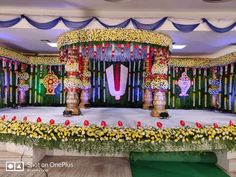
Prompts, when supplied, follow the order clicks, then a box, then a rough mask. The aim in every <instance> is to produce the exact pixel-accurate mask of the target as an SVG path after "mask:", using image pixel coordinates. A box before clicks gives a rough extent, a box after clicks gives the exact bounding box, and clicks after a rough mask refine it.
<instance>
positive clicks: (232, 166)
mask: <svg viewBox="0 0 236 177" xmlns="http://www.w3.org/2000/svg"><path fill="white" fill-rule="evenodd" d="M229 171H230V172H234V173H236V158H235V159H230V160H229Z"/></svg>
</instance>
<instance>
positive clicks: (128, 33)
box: [57, 28, 172, 49]
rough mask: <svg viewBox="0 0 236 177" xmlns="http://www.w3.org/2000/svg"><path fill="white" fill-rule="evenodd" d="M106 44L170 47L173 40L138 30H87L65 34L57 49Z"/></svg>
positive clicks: (158, 34) (162, 35) (59, 40)
mask: <svg viewBox="0 0 236 177" xmlns="http://www.w3.org/2000/svg"><path fill="white" fill-rule="evenodd" d="M93 41H96V42H105V41H110V42H111V41H113V42H116V41H124V42H137V43H145V44H153V45H160V46H164V47H167V46H170V45H171V44H172V39H171V38H170V37H169V36H167V35H165V34H162V33H155V32H150V31H145V30H136V29H123V28H113V29H85V30H76V31H70V32H67V33H64V34H63V35H61V36H60V37H59V38H58V41H57V47H58V49H61V47H63V46H68V45H72V44H75V43H88V42H93Z"/></svg>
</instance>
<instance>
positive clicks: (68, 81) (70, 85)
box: [64, 77, 83, 89]
mask: <svg viewBox="0 0 236 177" xmlns="http://www.w3.org/2000/svg"><path fill="white" fill-rule="evenodd" d="M64 87H65V89H79V88H82V87H83V84H82V82H81V80H80V79H78V78H74V77H70V78H65V79H64Z"/></svg>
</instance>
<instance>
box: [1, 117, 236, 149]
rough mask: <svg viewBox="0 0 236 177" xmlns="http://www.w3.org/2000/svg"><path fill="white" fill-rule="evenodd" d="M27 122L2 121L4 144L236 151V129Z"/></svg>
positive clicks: (67, 121) (78, 147)
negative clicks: (203, 148)
mask: <svg viewBox="0 0 236 177" xmlns="http://www.w3.org/2000/svg"><path fill="white" fill-rule="evenodd" d="M41 121H42V120H41V118H38V119H37V123H33V122H28V121H27V120H25V121H17V120H16V119H15V120H12V121H6V120H4V119H3V118H2V119H1V120H0V141H2V142H14V143H19V144H24V145H29V146H33V145H35V146H40V147H45V148H50V149H54V148H59V149H67V150H68V149H72V150H77V151H79V152H98V153H116V152H123V153H128V152H131V151H142V152H147V151H160V150H167V149H172V150H178V149H181V148H186V147H189V148H191V150H199V148H200V149H201V148H202V147H205V146H206V145H207V149H205V150H215V149H227V150H233V149H235V148H236V126H235V125H229V126H221V127H219V126H218V125H217V126H216V125H214V126H201V124H199V123H198V124H197V127H196V128H194V127H187V126H182V127H179V128H161V127H159V128H142V127H137V128H136V129H132V128H124V127H123V126H122V125H120V126H119V127H106V125H105V124H103V126H102V125H101V126H97V125H90V126H89V125H88V122H87V125H86V126H85V125H84V126H81V127H79V126H76V125H70V122H69V120H66V121H65V125H62V124H55V121H54V120H50V123H49V124H46V123H42V122H41Z"/></svg>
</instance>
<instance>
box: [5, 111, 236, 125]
mask: <svg viewBox="0 0 236 177" xmlns="http://www.w3.org/2000/svg"><path fill="white" fill-rule="evenodd" d="M64 109H65V108H64V107H22V108H18V109H0V116H2V115H6V116H7V119H11V118H12V117H13V116H16V117H17V119H18V120H19V119H21V120H23V117H24V116H27V117H28V120H29V121H34V122H35V121H36V119H37V117H41V118H42V120H43V122H47V123H48V122H49V120H50V119H54V120H55V123H64V122H65V120H66V119H69V120H70V122H71V123H73V124H77V125H79V126H81V125H83V122H84V120H88V121H89V123H90V124H97V125H100V123H101V121H103V120H104V121H106V122H107V125H108V126H116V125H117V122H118V121H119V120H121V121H122V122H123V124H124V127H132V128H134V127H136V122H137V121H141V122H142V126H143V127H147V126H154V127H156V122H158V121H159V122H162V124H163V127H170V128H172V127H178V126H179V122H180V120H184V121H185V123H186V125H188V126H195V122H199V123H202V124H203V125H206V124H207V125H212V124H213V123H215V122H217V123H218V124H219V125H228V123H229V121H230V120H233V121H234V122H235V123H236V115H235V114H230V113H220V112H214V111H207V110H178V109H171V110H168V112H169V114H170V118H169V119H158V118H153V117H151V115H150V113H151V111H150V110H143V109H137V108H90V109H81V111H82V114H83V115H80V116H72V117H63V115H62V113H63V111H64Z"/></svg>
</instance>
